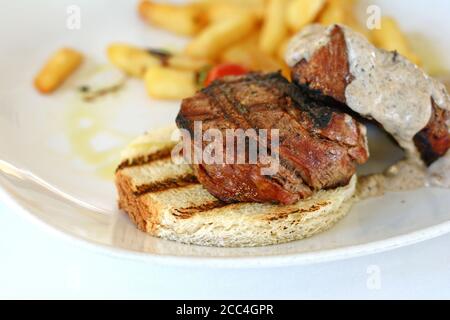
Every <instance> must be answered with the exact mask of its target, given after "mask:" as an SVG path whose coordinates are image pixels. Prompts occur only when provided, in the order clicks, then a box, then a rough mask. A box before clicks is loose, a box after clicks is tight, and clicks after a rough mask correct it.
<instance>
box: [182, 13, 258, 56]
mask: <svg viewBox="0 0 450 320" xmlns="http://www.w3.org/2000/svg"><path fill="white" fill-rule="evenodd" d="M255 25H256V19H255V17H254V16H253V15H251V14H240V15H237V16H236V17H233V18H229V19H225V20H223V21H219V22H216V23H213V24H211V25H210V26H208V27H207V28H205V29H204V30H203V31H202V32H201V33H200V34H199V35H198V36H197V37H195V38H194V39H193V40H192V42H191V43H189V45H188V46H187V47H186V53H187V54H188V55H189V56H191V57H194V58H200V59H210V60H214V59H216V58H217V57H218V56H219V54H220V53H221V52H222V51H223V50H224V49H226V48H227V47H229V46H230V45H232V44H234V43H236V42H238V41H239V40H240V39H243V38H245V37H246V36H247V35H248V34H250V33H251V32H252V31H253V30H254V29H255Z"/></svg>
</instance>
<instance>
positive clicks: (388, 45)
mask: <svg viewBox="0 0 450 320" xmlns="http://www.w3.org/2000/svg"><path fill="white" fill-rule="evenodd" d="M372 37H373V42H374V44H375V45H376V46H377V47H380V48H383V49H385V50H389V51H393V50H396V51H397V52H398V53H400V54H401V55H403V56H404V57H406V58H408V59H409V60H411V61H412V62H413V63H415V64H417V65H420V63H421V61H420V58H419V57H418V56H417V55H416V54H415V53H414V52H413V51H412V50H411V47H410V45H409V43H408V40H407V38H406V36H405V35H404V34H403V33H402V31H401V30H400V27H399V25H398V24H397V22H396V21H395V20H394V19H393V18H391V17H383V18H382V19H381V29H374V30H372Z"/></svg>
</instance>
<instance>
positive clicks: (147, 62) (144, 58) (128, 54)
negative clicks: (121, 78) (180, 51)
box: [107, 43, 160, 78]
mask: <svg viewBox="0 0 450 320" xmlns="http://www.w3.org/2000/svg"><path fill="white" fill-rule="evenodd" d="M107 55H108V59H109V61H110V62H111V63H112V64H113V65H115V66H116V67H118V68H119V69H121V70H122V71H124V72H125V73H127V74H129V75H131V76H134V77H138V78H142V77H144V75H145V72H146V71H147V69H148V68H149V67H151V66H157V65H160V60H159V59H158V58H156V57H154V56H152V55H150V54H149V53H148V52H147V51H145V50H143V49H141V48H137V47H133V46H130V45H126V44H118V43H117V44H112V45H110V46H109V47H108V49H107Z"/></svg>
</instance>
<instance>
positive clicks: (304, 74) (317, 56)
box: [292, 26, 450, 165]
mask: <svg viewBox="0 0 450 320" xmlns="http://www.w3.org/2000/svg"><path fill="white" fill-rule="evenodd" d="M292 79H293V81H294V82H295V83H296V84H298V85H299V86H300V87H301V88H303V90H306V92H311V90H312V91H316V92H317V94H319V95H321V94H323V95H327V96H329V97H332V98H334V99H336V100H337V101H339V102H342V103H344V104H345V103H346V98H345V89H346V87H347V85H348V84H349V83H351V82H352V80H353V75H352V74H351V73H350V66H349V61H348V55H347V44H346V41H345V35H344V32H343V30H342V29H341V28H340V27H339V26H335V27H334V29H333V30H332V31H331V33H330V40H329V42H328V43H327V44H326V45H324V46H323V47H321V48H320V49H318V50H317V51H316V52H315V53H314V54H313V56H312V57H311V58H310V59H309V61H306V60H305V59H303V60H301V61H299V62H298V63H297V64H296V65H295V66H294V67H293V68H292ZM430 98H431V97H430ZM448 121H450V113H449V112H448V111H446V110H443V109H441V108H439V107H438V106H437V105H436V103H434V101H433V112H432V116H431V119H430V121H429V123H428V125H427V126H426V127H425V128H424V129H423V130H421V131H420V132H419V133H417V135H416V136H415V137H414V143H415V145H416V147H417V149H418V151H419V152H420V154H421V157H422V159H423V161H424V162H425V163H426V164H427V165H430V164H432V163H433V162H434V161H436V160H437V159H439V158H440V157H442V156H443V155H444V154H445V153H446V152H447V150H448V149H450V134H449V128H448V125H447V123H448ZM381 125H382V124H381Z"/></svg>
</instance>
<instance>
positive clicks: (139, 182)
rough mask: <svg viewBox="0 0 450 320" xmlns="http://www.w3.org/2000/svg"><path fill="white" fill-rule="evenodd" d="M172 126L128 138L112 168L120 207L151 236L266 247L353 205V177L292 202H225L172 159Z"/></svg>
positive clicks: (326, 223) (301, 234) (329, 222)
mask: <svg viewBox="0 0 450 320" xmlns="http://www.w3.org/2000/svg"><path fill="white" fill-rule="evenodd" d="M174 130H176V127H175V126H174V127H168V128H163V129H160V130H155V131H152V132H149V133H147V134H145V135H143V136H141V137H139V138H138V139H136V140H135V141H133V142H132V143H131V144H130V145H129V146H128V147H127V148H126V149H125V150H124V152H123V154H122V163H121V164H120V166H119V167H118V169H117V171H116V185H117V189H118V193H119V207H120V208H121V209H123V210H124V211H125V212H127V213H128V215H129V216H130V218H131V219H132V221H133V222H134V223H135V224H136V225H137V226H138V228H139V229H140V230H142V231H144V232H147V233H149V234H151V235H153V236H157V237H161V238H164V239H169V240H175V241H180V242H183V243H189V244H196V245H205V246H220V247H250V246H263V245H271V244H277V243H283V242H288V241H293V240H299V239H303V238H306V237H310V236H312V235H314V234H316V233H319V232H322V231H324V230H327V229H329V228H330V227H332V226H333V225H334V224H335V223H336V222H337V221H338V220H339V219H341V218H342V217H343V216H345V215H346V214H347V212H348V211H349V210H350V208H351V206H352V203H353V195H354V193H355V186H356V177H353V178H352V180H351V182H350V183H349V184H348V185H347V186H345V187H340V188H337V189H334V190H327V191H320V192H318V193H316V194H315V195H314V196H313V197H312V198H309V199H306V200H302V201H299V202H298V203H296V204H294V205H288V206H282V205H275V204H267V203H265V204H262V203H233V204H227V203H224V202H222V201H220V200H218V199H216V198H215V197H214V196H212V195H211V194H210V193H208V191H206V189H204V188H203V187H202V185H201V184H199V183H198V181H197V179H196V177H195V175H194V173H193V171H192V169H191V168H190V166H189V165H187V164H175V163H174V162H173V161H172V159H171V149H172V148H173V147H174V146H175V144H176V142H173V141H171V139H170V137H171V134H172V132H173V131H174Z"/></svg>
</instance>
